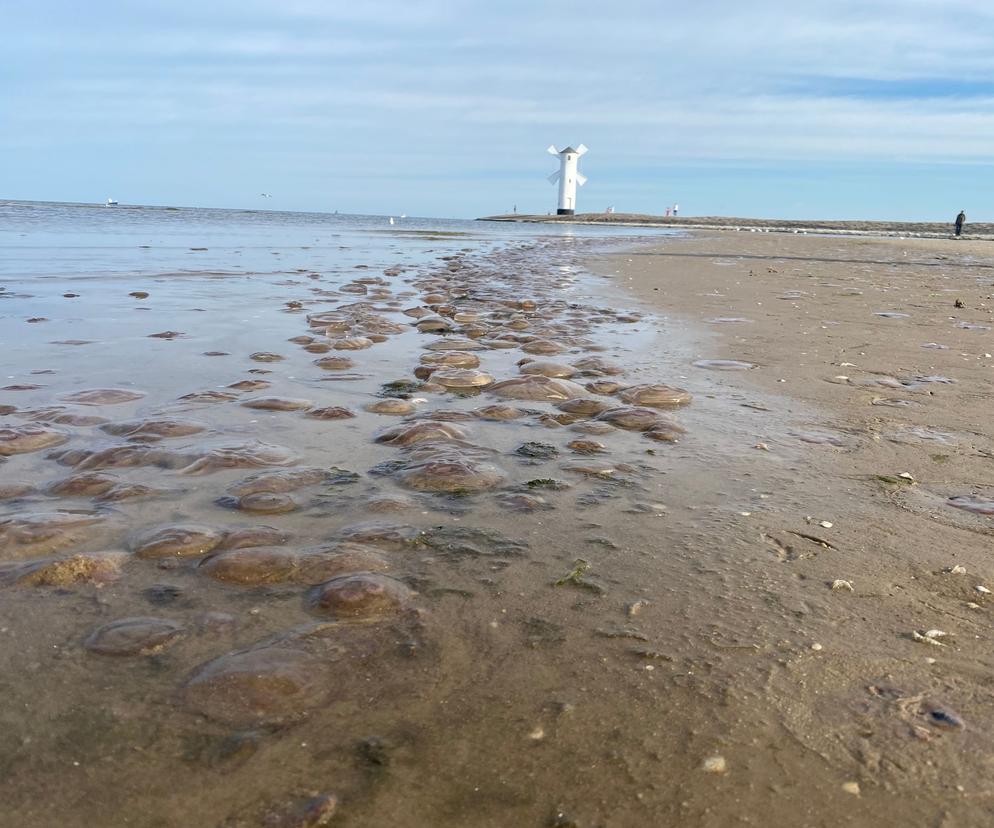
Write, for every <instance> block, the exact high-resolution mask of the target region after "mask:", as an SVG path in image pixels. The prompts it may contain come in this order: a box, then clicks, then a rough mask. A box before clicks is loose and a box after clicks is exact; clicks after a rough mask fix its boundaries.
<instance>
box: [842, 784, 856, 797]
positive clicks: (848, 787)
mask: <svg viewBox="0 0 994 828" xmlns="http://www.w3.org/2000/svg"><path fill="white" fill-rule="evenodd" d="M842 790H844V791H845V792H846V793H847V794H852V795H853V796H859V782H843V783H842Z"/></svg>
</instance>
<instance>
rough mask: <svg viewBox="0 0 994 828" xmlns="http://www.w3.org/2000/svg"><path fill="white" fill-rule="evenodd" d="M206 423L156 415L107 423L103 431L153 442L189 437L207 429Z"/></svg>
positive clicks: (103, 426) (139, 440) (102, 427)
mask: <svg viewBox="0 0 994 828" xmlns="http://www.w3.org/2000/svg"><path fill="white" fill-rule="evenodd" d="M206 429H207V426H206V425H205V424H204V423H198V422H197V421H196V420H182V419H177V418H175V417H156V418H150V419H146V420H123V421H120V422H116V423H106V424H105V425H102V426H101V427H100V430H101V431H106V432H107V433H108V434H113V435H115V436H117V437H125V438H126V439H128V440H134V441H136V442H152V441H155V440H165V439H171V438H174V437H188V436H190V435H191V434H199V433H200V432H202V431H206Z"/></svg>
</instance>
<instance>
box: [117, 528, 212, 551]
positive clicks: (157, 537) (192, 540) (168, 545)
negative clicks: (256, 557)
mask: <svg viewBox="0 0 994 828" xmlns="http://www.w3.org/2000/svg"><path fill="white" fill-rule="evenodd" d="M223 537H224V534H223V533H222V532H220V531H219V530H217V529H213V528H211V527H210V526H200V525H197V524H176V525H172V526H160V527H156V528H153V529H148V530H146V531H144V532H141V533H139V534H138V535H137V536H136V537H135V538H134V540H133V541H132V543H131V550H132V551H133V552H134V553H135V557H137V558H168V557H181V558H185V557H191V556H195V555H204V554H206V553H207V552H210V551H211V550H212V549H213V548H214V547H215V546H217V545H218V544H219V543H220V542H221V540H222V538H223Z"/></svg>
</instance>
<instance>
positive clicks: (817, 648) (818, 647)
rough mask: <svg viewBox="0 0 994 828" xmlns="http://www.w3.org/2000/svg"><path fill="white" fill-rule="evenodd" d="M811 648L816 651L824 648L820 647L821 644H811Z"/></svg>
mask: <svg viewBox="0 0 994 828" xmlns="http://www.w3.org/2000/svg"><path fill="white" fill-rule="evenodd" d="M811 649H812V650H814V651H815V652H816V653H819V652H821V651H822V650H823V649H825V648H824V647H822V646H821V644H812V645H811Z"/></svg>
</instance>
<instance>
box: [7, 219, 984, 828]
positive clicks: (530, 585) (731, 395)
mask: <svg viewBox="0 0 994 828" xmlns="http://www.w3.org/2000/svg"><path fill="white" fill-rule="evenodd" d="M743 238H744V237H742V236H741V235H739V236H734V237H727V238H722V237H701V238H696V239H691V240H682V239H681V240H674V241H672V242H670V243H668V244H667V245H666V246H664V247H662V248H660V249H653V250H650V249H648V248H646V247H645V245H644V243H640V244H635V243H632V248H631V250H630V251H629V252H626V253H625V254H621V255H615V256H613V257H605V256H604V255H603V254H600V253H598V254H597V255H596V257H595V258H593V259H591V258H590V257H591V256H592V255H593V252H594V248H592V247H591V245H590V244H586V243H584V242H583V241H581V240H556V239H553V240H539V241H535V242H531V243H518V244H511V245H506V246H504V247H502V249H500V250H497V251H495V252H490V253H488V252H480V251H474V252H469V251H462V252H460V251H451V252H448V253H446V254H445V255H440V256H439V257H437V258H436V259H434V260H432V261H430V262H428V263H405V262H403V261H386V260H385V261H377V262H370V263H368V264H367V265H366V266H364V267H361V268H353V269H351V270H344V269H339V270H331V269H328V270H325V269H321V268H319V269H315V270H311V271H307V270H301V271H300V272H295V273H287V274H285V275H284V276H281V277H279V278H271V279H260V278H255V279H246V278H244V277H239V278H238V279H237V280H235V279H230V278H224V277H221V276H217V277H210V278H205V277H201V276H197V277H194V276H192V275H184V276H183V277H182V279H161V278H160V279H157V280H148V279H136V278H127V279H125V278H106V279H100V280H93V281H92V282H90V283H87V284H84V285H83V289H84V290H85V291H86V295H85V297H84V298H86V299H87V300H88V301H89V302H90V304H89V305H88V313H87V315H86V316H85V317H83V318H81V317H79V316H78V315H74V313H73V312H72V311H69V310H66V308H67V307H69V306H71V302H72V301H73V298H72V297H66V296H65V293H75V292H77V290H80V285H79V284H78V283H76V284H75V287H74V288H73V289H71V290H66V286H65V285H63V284H61V283H59V282H53V283H50V284H49V285H47V286H45V287H44V288H38V289H37V292H36V293H34V294H32V293H31V291H30V290H29V289H27V288H24V287H23V286H21V287H18V286H16V285H14V286H13V288H12V289H13V290H15V291H20V292H21V297H22V298H20V299H18V300H17V305H16V307H17V308H18V312H20V311H22V310H23V311H24V313H23V314H22V315H21V317H20V318H18V319H17V320H16V321H17V324H18V325H19V326H22V327H20V328H19V329H18V330H22V331H25V332H26V333H25V334H23V335H20V336H19V337H18V339H17V341H16V345H15V346H14V347H12V348H10V349H9V353H10V355H11V356H10V361H9V366H10V367H9V368H8V370H7V371H6V372H5V373H6V375H7V379H6V387H5V388H4V389H3V391H2V396H0V405H3V406H8V408H5V409H2V410H3V411H5V412H6V413H5V414H4V415H3V416H2V417H0V429H4V431H3V432H2V434H0V436H2V442H0V447H2V450H3V451H4V454H5V456H6V459H5V461H4V463H3V464H2V465H0V484H2V487H3V493H4V497H5V499H4V500H2V501H0V507H2V508H0V512H2V515H0V554H2V560H0V566H2V570H0V577H2V579H3V583H4V587H3V593H2V596H3V599H4V600H3V603H2V605H0V634H2V636H3V641H4V646H3V647H2V650H0V659H2V675H3V677H4V678H3V679H2V681H3V688H4V695H5V699H6V703H5V705H4V713H3V717H4V718H3V728H2V729H0V768H2V771H3V772H2V781H0V794H2V798H3V801H4V803H5V806H4V808H5V814H4V819H7V820H9V821H10V824H16V825H39V826H47V825H59V826H69V825H93V824H101V825H115V826H116V825H150V826H151V825H156V826H160V825H161V826H173V825H176V826H179V825H191V824H198V825H200V824H202V825H223V826H241V825H246V826H249V825H279V826H307V825H318V824H325V821H326V820H329V819H330V820H331V822H330V823H329V824H342V825H356V826H364V825H384V824H388V825H452V826H457V825H466V824H474V825H480V826H489V825H492V826H504V825H558V826H570V825H576V826H600V825H605V826H616V825H647V824H652V825H656V824H658V825H665V824H687V825H697V824H700V825H726V824H734V823H744V824H749V823H750V822H751V823H753V824H776V825H791V826H794V825H839V824H850V825H871V824H872V825H877V824H882V823H885V822H887V821H892V822H895V823H896V824H916V821H918V820H920V818H921V815H922V814H923V813H924V814H927V815H928V819H929V820H930V824H942V820H943V819H945V820H946V821H947V823H946V824H956V825H969V824H984V822H985V821H986V817H987V816H988V810H989V808H990V806H991V803H990V801H989V799H988V794H987V791H986V785H987V782H986V774H985V771H986V769H987V764H988V762H989V758H988V757H990V755H991V749H990V744H989V742H990V738H989V736H988V735H987V732H986V730H985V728H984V726H983V722H984V721H985V719H986V718H987V716H988V715H989V712H990V698H989V695H988V694H987V692H986V690H985V689H984V682H985V678H984V676H985V675H986V673H987V672H988V671H987V670H986V667H985V666H984V659H985V657H986V656H985V649H986V648H985V644H986V624H985V622H984V620H983V619H984V617H985V612H986V610H985V609H984V606H985V597H984V595H983V594H981V593H978V592H977V591H976V589H975V587H976V586H977V585H983V584H984V583H985V580H984V575H985V574H986V572H985V570H984V565H985V562H984V557H983V556H984V549H985V544H987V545H989V535H987V534H985V533H986V532H987V531H988V521H989V520H990V518H988V517H986V516H985V515H983V514H977V512H976V510H977V509H980V510H981V511H982V510H983V501H982V500H975V501H969V505H971V508H973V509H974V511H968V510H965V509H963V508H958V507H952V506H949V505H948V499H949V498H950V497H953V498H956V497H964V496H973V497H975V498H976V497H977V496H978V495H983V494H984V492H983V491H982V490H981V489H978V484H980V483H982V482H984V477H983V473H984V469H985V463H989V462H990V460H989V457H985V456H984V455H983V454H982V452H983V451H987V450H989V449H990V448H991V447H990V445H989V443H988V442H987V438H986V437H984V436H983V434H982V433H981V432H982V429H983V428H984V427H986V426H983V425H982V424H981V425H978V424H977V423H972V424H970V422H969V420H970V417H969V413H968V408H969V405H970V404H973V405H976V406H977V410H978V411H979V410H982V409H981V407H982V405H983V400H984V399H985V395H986V394H987V393H988V391H989V388H988V387H987V386H986V385H985V383H986V382H989V378H988V375H987V374H986V373H985V371H988V372H989V370H990V368H989V358H986V357H981V358H975V357H976V355H977V353H981V354H982V353H983V352H984V351H983V349H984V347H986V346H985V345H983V344H982V343H983V342H984V341H989V336H990V335H989V332H987V331H983V330H980V329H979V328H957V327H955V324H956V321H950V320H948V319H947V318H945V317H944V316H943V315H942V313H940V309H939V307H938V303H939V302H943V303H945V305H949V304H951V303H952V299H953V296H952V294H948V295H947V294H945V293H943V292H942V291H943V288H946V287H954V286H955V287H956V289H957V290H958V291H959V293H956V296H961V297H962V299H963V301H964V302H965V303H966V304H967V309H964V310H963V311H961V312H958V313H961V314H962V316H961V317H959V319H961V320H968V321H969V322H970V324H984V323H983V321H982V319H983V318H986V316H989V314H986V315H985V314H984V313H981V311H979V310H977V305H978V304H979V303H980V302H981V301H984V300H983V298H982V297H983V296H985V295H986V294H985V293H984V287H983V285H985V284H989V282H990V281H992V280H990V279H988V277H987V272H988V271H987V270H986V269H984V268H983V267H980V265H982V264H984V262H986V261H987V260H986V259H984V260H983V261H978V262H974V263H972V264H970V265H969V266H961V264H960V263H958V261H959V260H958V259H950V260H941V264H938V262H939V261H940V260H936V259H934V256H935V255H936V253H937V252H938V250H939V248H935V249H933V248H932V247H930V246H928V245H925V244H921V245H918V246H915V247H913V248H909V249H908V253H907V256H904V255H903V248H901V247H899V246H896V245H889V244H878V243H868V246H867V247H865V248H864V247H862V246H861V245H863V242H855V241H852V240H844V241H843V240H827V241H826V240H817V239H811V238H805V239H799V240H796V241H795V240H793V239H786V240H785V239H783V238H772V237H763V238H762V239H756V240H755V241H754V240H753V239H751V238H750V239H748V246H746V245H744V244H743ZM795 244H801V245H802V246H801V247H800V248H795V247H793V245H795ZM764 245H769V246H768V247H764ZM782 245H790V247H789V248H788V249H787V250H786V251H785V250H784V249H782V248H781V247H780V246H782ZM807 245H810V247H806V246H807ZM818 245H821V246H818ZM951 246H952V245H947V247H951ZM795 249H797V250H799V251H800V252H791V251H794V250H795ZM854 251H856V252H854ZM942 251H943V252H942V254H943V255H952V253H953V252H955V253H956V256H962V255H965V254H968V253H971V252H974V251H973V248H967V247H965V246H964V247H958V246H957V247H956V248H955V250H954V251H946V250H945V248H942ZM743 255H746V256H758V257H760V258H759V259H751V258H745V259H744V258H741V257H742V256H743ZM978 255H986V254H983V253H978ZM769 256H773V258H772V259H770V258H768V257H769ZM785 256H800V257H801V258H800V259H793V258H785V259H783V261H780V259H781V258H783V257H785ZM588 259H589V260H590V261H589V267H590V269H591V270H592V271H593V273H591V272H588V270H587V267H585V266H584V262H585V261H587V260H588ZM837 259H844V261H841V262H840V261H836V260H837ZM908 259H911V260H912V261H914V262H917V261H918V260H919V259H920V260H921V261H922V264H914V265H910V266H909V265H907V264H905V262H906V261H907V260H908ZM821 260H827V261H821ZM750 269H751V270H752V271H753V273H754V275H753V276H752V277H749V270H750ZM616 271H621V272H620V273H617V272H616ZM772 271H776V272H772ZM781 280H782V281H781ZM983 280H987V281H983ZM833 285H834V286H833ZM657 287H658V288H660V289H659V290H654V288H657ZM788 290H791V291H803V295H798V296H794V298H788V299H779V298H777V297H779V296H781V295H784V294H785V292H786V291H788ZM855 290H859V291H861V293H860V294H856V293H855V292H854V291H855ZM633 291H634V293H633ZM916 291H918V292H917V293H916ZM80 292H82V291H80ZM143 293H148V294H149V295H148V296H141V295H136V294H143ZM931 293H939V294H940V298H939V299H936V298H935V297H932V296H931V295H930V294H931ZM129 294H130V295H129ZM715 294H721V295H715ZM842 294H845V295H844V296H842ZM822 297H825V304H820V303H821V302H822ZM915 297H918V298H917V299H916V298H915ZM885 300H886V301H885ZM757 302H762V303H763V304H762V305H757V304H756V303H757ZM915 302H917V303H918V304H917V305H916V304H915ZM945 305H944V306H945ZM878 306H879V307H878ZM933 306H934V307H933ZM7 307H10V305H7ZM232 307H237V309H238V312H237V313H232V311H231V309H232ZM909 308H910V309H909ZM757 311H762V313H759V312H757ZM875 311H881V312H899V313H908V314H910V315H909V316H908V317H881V316H874V315H873V314H874V312H875ZM952 313H953V312H952V311H951V310H948V309H947V311H946V315H947V316H948V315H952ZM719 317H725V318H737V317H742V318H748V319H750V320H752V321H750V322H727V321H726V322H714V323H709V322H707V321H706V320H707V319H715V318H719ZM29 319H45V320H47V321H45V322H31V321H29ZM13 322H14V318H13V316H12V315H10V314H8V316H7V317H6V319H5V323H11V324H13ZM830 323H839V324H830ZM925 323H927V334H925V333H924V332H923V331H922V330H921V329H920V328H919V327H918V326H919V325H922V324H925ZM822 326H824V327H822ZM795 327H796V330H795ZM42 331H44V332H43V333H42ZM804 331H808V333H805V332H804ZM900 332H905V333H904V334H903V335H902V334H901V333H900ZM784 337H794V339H790V340H787V344H788V347H789V350H787V351H785V350H784V344H785V339H784ZM922 337H924V339H923V341H931V340H932V339H935V340H936V342H939V343H944V344H947V345H949V346H950V349H949V350H948V351H939V350H935V349H919V343H918V342H917V341H916V340H917V338H922ZM795 341H796V342H797V343H798V344H797V347H794V346H793V345H792V344H790V343H793V342H795ZM809 342H810V343H812V344H811V347H810V349H808V350H803V351H802V350H801V349H802V348H808V346H807V344H806V343H809ZM875 342H876V343H878V344H876V345H874V343H875ZM81 343H85V344H81ZM901 343H904V344H901ZM854 347H855V348H856V351H855V352H854V353H855V354H856V356H859V359H856V358H854V357H852V356H850V357H847V358H842V357H840V356H839V355H838V354H837V353H836V351H837V350H838V349H840V348H854ZM967 347H973V349H974V350H973V351H972V352H971V353H972V354H973V356H974V358H973V359H972V361H971V360H967V359H964V358H963V357H961V356H960V355H959V354H960V353H961V351H963V350H964V349H966V348H967ZM816 348H817V354H818V355H819V356H818V357H816V356H812V355H811V354H815V353H816V350H815V349H816ZM868 349H869V350H868ZM889 349H895V350H889ZM897 349H903V350H897ZM916 349H917V350H916ZM977 349H979V351H978V350H977ZM860 351H862V352H863V353H862V355H860ZM784 353H790V354H792V357H791V358H790V359H785V358H784V356H783V354H784ZM453 354H457V355H458V356H455V357H453V356H452V355H453ZM446 355H448V356H446ZM702 360H720V361H721V362H701V361H702ZM833 360H834V361H835V362H836V365H834V366H833V365H832V361H833ZM724 361H729V362H724ZM731 361H737V362H738V363H751V364H754V365H756V366H758V367H756V368H754V369H749V368H746V367H745V366H742V365H738V364H736V362H731ZM843 361H848V362H852V363H855V364H856V365H857V366H859V368H858V369H857V367H848V366H847V367H845V368H841V367H839V363H841V362H843ZM695 363H697V365H695ZM529 366H531V367H530V368H529ZM5 367H7V366H5ZM739 368H745V370H736V369H739ZM730 369H731V370H730ZM872 371H883V372H891V373H890V374H889V376H892V377H893V378H894V382H896V383H898V385H899V386H900V387H899V388H895V387H894V385H893V383H892V382H890V381H889V380H888V381H887V383H886V384H885V385H884V386H880V390H879V392H878V390H877V387H867V386H866V385H864V384H861V383H862V380H863V379H864V378H865V377H867V376H869V377H871V378H878V379H879V377H880V376H881V375H880V374H875V373H870V372H872ZM823 373H827V376H823V375H822V374H823ZM843 373H845V374H847V375H848V377H849V378H850V380H852V381H853V382H855V383H856V384H853V382H850V381H849V380H846V381H843V380H836V381H831V382H826V379H828V380H832V377H834V376H837V375H842V374H843ZM938 375H944V376H946V377H948V378H955V379H957V380H958V382H957V383H956V384H948V383H945V382H940V381H938V380H936V376H938ZM921 377H928V380H927V381H924V380H922V379H921ZM433 378H434V380H433ZM779 379H786V380H787V382H786V383H780V382H778V380H779ZM491 380H492V382H491ZM905 382H906V383H909V384H902V383H905ZM32 386H34V387H32ZM805 389H808V390H805ZM933 392H934V393H933ZM833 395H834V396H833ZM878 397H879V398H880V399H898V398H900V399H905V398H906V399H910V400H912V401H918V402H922V403H923V408H921V409H918V408H914V409H912V408H904V407H887V406H871V405H869V403H871V402H872V401H873V400H874V399H876V398H878ZM246 403H248V405H246ZM56 406H58V407H56ZM937 417H938V418H939V419H936V418H937ZM945 417H948V421H947V420H946V419H943V418H945ZM926 427H928V428H931V429H935V430H937V431H942V432H943V433H945V432H946V431H947V430H948V432H949V435H950V436H949V437H948V438H942V439H943V442H941V444H940V446H939V447H936V445H935V443H936V442H937V437H936V435H935V434H933V433H931V432H928V433H926V432H914V431H913V429H914V428H926ZM895 435H896V436H895ZM909 435H910V436H909ZM923 435H924V436H923ZM876 438H879V439H876ZM895 440H897V441H896V442H895ZM939 455H946V459H945V460H940V459H935V457H937V456H939ZM905 471H907V472H908V473H910V474H912V475H913V477H914V478H915V480H916V481H918V482H917V483H916V484H915V485H910V484H906V483H905V482H904V480H905V479H904V478H900V477H898V476H897V475H899V474H900V473H902V472H905ZM885 478H886V479H885ZM894 481H897V482H894ZM959 503H960V506H962V505H964V503H965V501H959ZM977 504H980V505H979V506H978V505H977ZM933 514H937V515H939V518H938V519H936V518H933V517H932V515H933ZM822 521H827V522H830V523H832V526H830V527H827V526H823V525H820V524H821V522H822ZM902 539H903V540H902ZM953 565H961V566H963V567H965V568H966V573H965V574H943V572H942V570H943V568H944V567H947V566H950V567H951V566H953ZM836 581H847V582H849V583H851V585H852V591H849V590H848V589H846V588H842V587H838V585H836V586H837V588H835V589H833V588H832V585H833V582H836ZM992 588H994V585H992ZM969 604H976V605H977V607H978V608H973V607H970V606H969ZM936 629H940V630H941V631H943V632H946V633H948V635H947V636H944V637H941V636H940V637H937V636H936V635H935V634H934V630H936ZM916 630H917V631H919V634H920V636H921V637H922V638H926V639H930V640H931V641H932V642H934V643H929V641H920V640H915V639H914V637H913V633H914V632H915V631H916ZM930 632H931V633H933V634H932V635H931V636H929V635H926V634H927V633H930ZM940 639H941V640H940ZM929 659H934V662H930V661H929ZM957 786H958V787H957ZM333 812H334V813H333Z"/></svg>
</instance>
